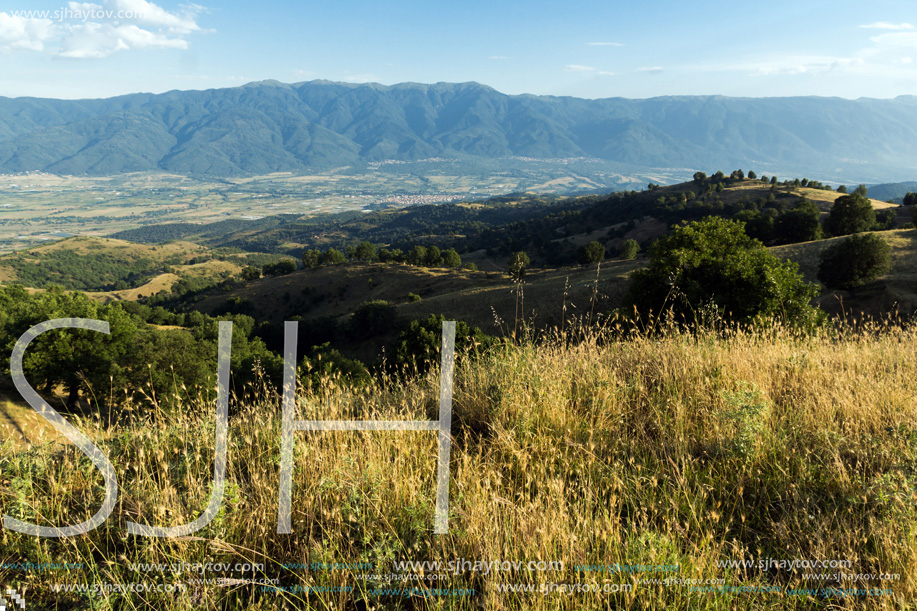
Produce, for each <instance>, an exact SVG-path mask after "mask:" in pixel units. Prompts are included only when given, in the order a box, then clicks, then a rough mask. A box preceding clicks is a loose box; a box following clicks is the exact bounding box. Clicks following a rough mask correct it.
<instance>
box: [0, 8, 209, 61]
mask: <svg viewBox="0 0 917 611" xmlns="http://www.w3.org/2000/svg"><path fill="white" fill-rule="evenodd" d="M205 10H206V9H205V8H204V7H202V6H198V5H195V4H188V5H185V6H183V7H182V8H181V9H179V10H177V11H167V10H165V9H163V8H162V7H161V6H159V5H157V4H154V3H153V2H148V1H147V0H101V1H100V2H99V3H94V2H68V3H67V8H66V9H60V10H57V11H51V12H50V14H48V15H45V16H47V17H52V18H53V20H52V19H37V18H26V17H16V16H13V15H11V14H8V13H0V52H3V51H7V52H8V51H23V50H27V51H44V52H48V53H52V54H55V55H57V56H59V57H68V58H75V59H99V58H103V57H107V56H109V55H111V54H112V53H116V52H118V51H127V50H132V49H187V48H188V47H189V44H190V43H189V42H188V40H187V38H188V36H189V35H190V34H192V33H197V32H203V31H204V30H202V29H201V27H200V26H199V25H198V23H197V17H198V15H199V14H200V13H202V12H204V11H205Z"/></svg>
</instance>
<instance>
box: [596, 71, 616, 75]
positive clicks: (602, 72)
mask: <svg viewBox="0 0 917 611" xmlns="http://www.w3.org/2000/svg"><path fill="white" fill-rule="evenodd" d="M599 74H600V75H601V76H617V74H618V73H617V72H606V71H604V70H600V71H599Z"/></svg>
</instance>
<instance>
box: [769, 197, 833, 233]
mask: <svg viewBox="0 0 917 611" xmlns="http://www.w3.org/2000/svg"><path fill="white" fill-rule="evenodd" d="M820 215H821V210H819V209H818V206H816V205H815V204H814V203H812V202H810V201H809V200H807V199H802V200H800V201H799V203H797V204H796V206H795V207H794V208H793V209H792V210H787V211H786V212H784V213H783V214H781V215H780V216H778V217H777V220H776V221H775V222H774V238H775V239H776V241H777V243H778V244H796V243H798V242H811V241H812V240H817V239H819V238H820V237H821V225H819V223H818V217H819V216H820Z"/></svg>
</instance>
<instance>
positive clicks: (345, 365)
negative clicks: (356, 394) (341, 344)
mask: <svg viewBox="0 0 917 611" xmlns="http://www.w3.org/2000/svg"><path fill="white" fill-rule="evenodd" d="M298 373H299V376H300V379H301V381H302V383H303V386H305V387H306V388H307V389H308V388H316V387H319V386H321V385H322V383H323V382H325V381H326V380H329V379H332V380H335V379H337V380H340V381H343V382H345V383H347V384H348V385H349V386H351V387H353V386H363V385H365V384H366V383H368V382H369V381H370V379H371V378H370V375H369V371H368V370H367V369H366V366H365V365H364V364H363V363H361V362H360V361H358V360H355V359H351V358H347V357H346V356H344V355H343V354H341V353H340V352H339V351H338V350H337V349H335V348H332V347H331V344H330V343H327V342H326V343H324V344H322V345H321V346H314V347H313V348H312V350H311V351H310V352H309V354H308V355H307V356H304V357H303V359H302V360H301V361H300V363H299V372H298Z"/></svg>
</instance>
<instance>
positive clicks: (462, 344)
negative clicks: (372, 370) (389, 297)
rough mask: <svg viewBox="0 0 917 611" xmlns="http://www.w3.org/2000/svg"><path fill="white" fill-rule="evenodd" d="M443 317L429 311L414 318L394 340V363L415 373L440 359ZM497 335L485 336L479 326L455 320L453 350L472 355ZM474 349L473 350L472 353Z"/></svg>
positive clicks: (490, 343)
mask: <svg viewBox="0 0 917 611" xmlns="http://www.w3.org/2000/svg"><path fill="white" fill-rule="evenodd" d="M444 320H446V319H445V317H444V316H442V315H440V316H437V315H435V314H430V316H429V317H428V318H427V319H426V320H415V321H412V322H411V325H410V326H409V327H408V329H407V330H406V331H403V332H402V333H401V334H400V335H399V336H398V340H397V341H396V343H395V349H394V351H393V354H394V362H393V365H395V366H401V367H404V366H410V367H413V368H414V369H415V370H416V371H417V372H418V373H424V372H426V371H427V370H429V369H430V367H431V366H432V365H433V364H434V363H435V362H436V361H437V360H438V359H439V356H440V350H441V349H442V329H443V321H444ZM496 341H497V340H496V338H494V337H492V336H489V335H486V334H485V333H483V332H482V331H481V330H480V329H479V328H477V327H472V326H470V325H468V324H467V323H465V322H463V321H461V320H458V321H456V323H455V350H456V352H459V353H460V352H470V353H472V354H475V353H477V352H480V351H482V350H485V349H487V348H489V347H490V346H492V345H494V344H495V343H496ZM472 351H473V352H472Z"/></svg>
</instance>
